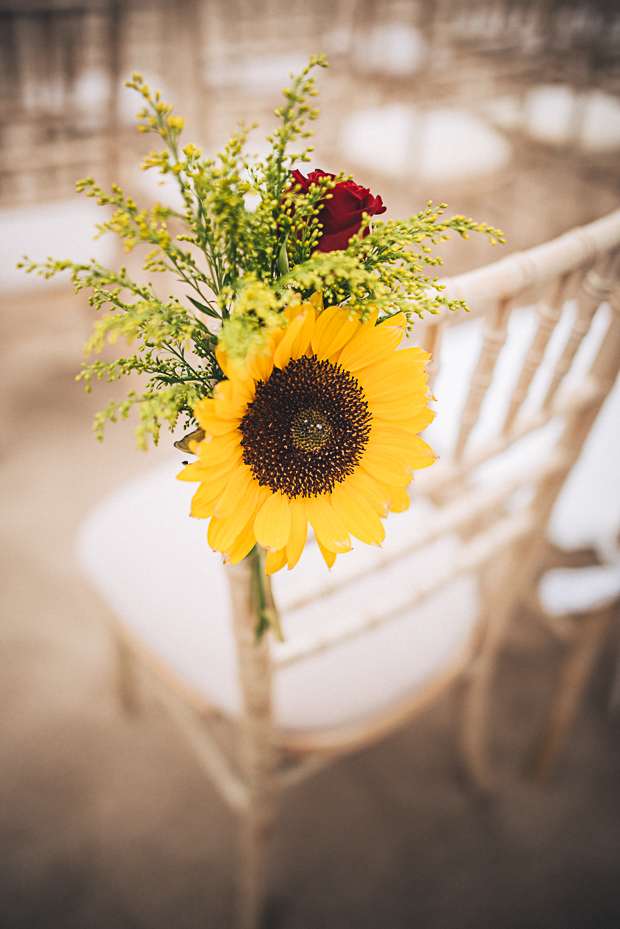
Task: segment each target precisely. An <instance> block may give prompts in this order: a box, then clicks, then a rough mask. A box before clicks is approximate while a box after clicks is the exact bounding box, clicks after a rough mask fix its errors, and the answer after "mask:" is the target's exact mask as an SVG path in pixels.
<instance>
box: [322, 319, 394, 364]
mask: <svg viewBox="0 0 620 929" xmlns="http://www.w3.org/2000/svg"><path fill="white" fill-rule="evenodd" d="M401 339H402V332H401V330H400V328H399V327H398V326H396V327H394V326H392V327H389V326H384V325H380V326H375V325H374V324H373V323H371V322H368V323H364V325H363V326H360V328H359V329H358V330H357V332H356V333H355V335H354V336H353V338H352V339H351V340H350V342H349V343H348V344H347V345H345V347H344V348H343V349H342V351H341V353H340V356H339V358H338V363H339V364H341V365H342V367H343V368H346V369H347V370H348V371H353V372H356V371H359V370H361V369H363V368H371V367H372V366H373V365H375V364H377V363H378V362H380V361H382V360H385V359H386V358H389V357H391V355H392V354H393V353H394V351H395V350H396V348H397V346H398V345H399V344H400V341H401Z"/></svg>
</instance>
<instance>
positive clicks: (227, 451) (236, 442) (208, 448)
mask: <svg viewBox="0 0 620 929" xmlns="http://www.w3.org/2000/svg"><path fill="white" fill-rule="evenodd" d="M240 442H241V433H240V432H239V430H238V429H234V430H233V431H232V432H227V433H226V435H221V436H220V435H217V436H213V437H212V438H207V439H203V441H202V442H199V443H198V445H197V446H196V454H197V455H198V456H199V457H200V462H201V464H203V465H204V466H205V467H208V466H209V465H215V464H219V462H221V461H226V460H227V459H228V458H229V457H230V455H232V454H233V452H234V450H235V449H236V448H239V446H240Z"/></svg>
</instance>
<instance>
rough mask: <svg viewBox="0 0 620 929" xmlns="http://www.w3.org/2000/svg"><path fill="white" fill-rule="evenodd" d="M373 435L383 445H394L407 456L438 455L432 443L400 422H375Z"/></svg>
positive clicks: (432, 456) (433, 456)
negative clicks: (403, 426)
mask: <svg viewBox="0 0 620 929" xmlns="http://www.w3.org/2000/svg"><path fill="white" fill-rule="evenodd" d="M372 436H373V439H374V440H375V441H376V442H377V443H379V444H381V445H383V446H389V447H393V448H395V449H397V450H398V451H399V452H401V453H404V454H405V455H407V456H413V457H415V458H419V457H420V456H422V457H427V456H430V457H431V458H436V457H437V456H436V455H435V452H434V451H433V449H432V448H431V447H430V445H428V444H427V443H426V442H425V441H424V440H423V439H421V438H420V437H419V436H417V435H414V433H413V432H408V431H407V430H406V429H401V428H400V424H399V423H394V422H385V423H384V422H379V423H373V430H372Z"/></svg>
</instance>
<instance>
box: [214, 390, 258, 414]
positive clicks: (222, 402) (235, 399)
mask: <svg viewBox="0 0 620 929" xmlns="http://www.w3.org/2000/svg"><path fill="white" fill-rule="evenodd" d="M249 394H251V395H250V396H248V397H246V398H245V399H244V398H243V397H242V396H241V397H240V396H237V395H235V390H234V384H233V382H232V381H220V383H219V384H218V385H217V386H216V387H215V389H214V391H213V398H214V400H215V412H216V415H217V416H218V417H219V418H220V419H240V418H241V417H242V416H243V414H244V413H245V409H246V407H247V405H248V403H249V402H250V400H253V399H254V395H253V393H252V392H251V391H250V390H249Z"/></svg>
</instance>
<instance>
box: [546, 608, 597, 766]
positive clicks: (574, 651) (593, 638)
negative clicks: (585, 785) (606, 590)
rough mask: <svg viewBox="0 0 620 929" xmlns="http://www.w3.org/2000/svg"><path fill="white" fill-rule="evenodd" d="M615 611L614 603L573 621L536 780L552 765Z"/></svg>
mask: <svg viewBox="0 0 620 929" xmlns="http://www.w3.org/2000/svg"><path fill="white" fill-rule="evenodd" d="M614 612H615V607H614V605H611V606H606V607H604V608H603V609H600V610H592V612H591V613H589V614H588V615H586V616H584V617H582V618H580V619H579V620H578V621H577V623H576V626H575V629H574V635H573V637H572V642H571V644H570V647H569V650H568V655H567V658H566V660H565V662H564V664H563V666H562V670H561V672H560V677H559V680H558V684H557V688H556V692H555V695H554V697H553V702H552V705H551V710H550V712H549V716H548V718H547V723H546V726H545V731H544V732H543V735H542V737H541V741H540V747H539V750H538V753H537V757H536V760H535V762H534V768H533V775H534V779H535V780H536V781H538V783H539V784H544V783H546V781H547V780H548V779H549V777H550V775H551V773H552V771H553V769H554V768H555V765H556V763H557V760H558V758H559V756H560V753H561V751H562V749H563V747H564V744H565V742H566V739H567V737H568V734H569V732H570V729H571V727H572V726H573V724H574V722H575V718H576V716H577V712H578V710H579V704H580V701H581V699H582V697H583V695H584V692H585V689H586V686H587V684H588V681H589V679H590V675H591V673H592V669H593V668H594V664H595V662H596V659H597V658H598V655H599V652H600V650H601V646H602V644H603V641H604V639H605V636H606V634H607V631H608V629H609V626H610V623H611V620H612V618H613V615H614Z"/></svg>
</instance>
